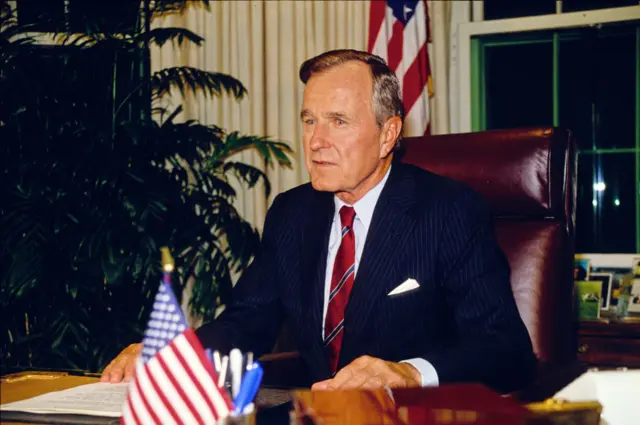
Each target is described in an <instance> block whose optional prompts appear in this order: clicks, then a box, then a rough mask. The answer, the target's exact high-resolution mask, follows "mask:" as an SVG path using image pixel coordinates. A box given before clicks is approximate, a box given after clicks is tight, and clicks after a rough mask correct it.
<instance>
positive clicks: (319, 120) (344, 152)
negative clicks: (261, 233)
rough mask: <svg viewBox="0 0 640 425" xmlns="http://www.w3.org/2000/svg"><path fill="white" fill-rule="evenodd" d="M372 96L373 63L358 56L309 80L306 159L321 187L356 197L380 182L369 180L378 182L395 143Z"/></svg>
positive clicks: (305, 106) (305, 108)
mask: <svg viewBox="0 0 640 425" xmlns="http://www.w3.org/2000/svg"><path fill="white" fill-rule="evenodd" d="M372 96H373V82H372V78H371V74H370V71H369V67H368V66H367V65H366V64H364V63H362V62H359V61H350V62H347V63H344V64H342V65H339V66H336V67H334V68H331V69H329V70H326V71H323V72H321V73H318V74H315V75H313V76H312V77H311V78H310V79H309V81H308V82H307V85H306V87H305V89H304V96H303V102H302V112H301V115H300V116H301V119H302V122H303V129H304V131H303V144H304V151H305V162H306V166H307V170H308V171H309V174H310V175H311V184H312V185H313V187H314V188H315V189H316V190H321V191H328V192H334V193H336V194H338V196H340V194H341V193H343V194H344V193H345V192H346V193H347V194H351V195H353V196H355V200H357V199H359V198H360V197H361V196H362V195H364V193H366V191H368V190H370V189H371V188H372V187H373V186H374V185H375V184H369V183H371V182H372V181H375V183H377V181H379V179H377V177H378V176H377V174H379V171H380V169H381V168H382V165H381V164H382V161H381V159H382V158H384V157H385V156H387V155H388V153H389V152H390V150H391V148H392V147H393V143H388V142H387V141H386V139H387V138H386V137H385V135H384V131H383V130H382V131H381V130H380V129H379V128H378V125H377V123H376V116H375V113H374V111H373V105H372ZM385 171H386V170H385ZM376 172H378V173H376ZM369 186H370V187H369ZM363 191H364V193H359V192H363Z"/></svg>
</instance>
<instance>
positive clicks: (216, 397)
mask: <svg viewBox="0 0 640 425" xmlns="http://www.w3.org/2000/svg"><path fill="white" fill-rule="evenodd" d="M165 276H168V275H165ZM216 381H217V377H216V374H215V372H214V370H213V365H212V364H211V362H210V360H209V359H208V358H207V356H206V354H205V351H204V348H203V347H202V345H201V344H200V341H199V340H198V337H197V336H196V334H195V333H194V332H193V330H192V329H191V328H189V327H188V326H187V323H186V320H185V318H184V315H183V314H182V311H181V310H180V307H179V305H178V303H177V301H176V298H175V296H174V294H173V291H172V290H171V286H170V284H169V281H168V277H165V281H164V282H162V283H161V284H160V289H159V290H158V293H157V294H156V298H155V302H154V304H153V311H152V312H151V316H150V318H149V323H148V325H147V328H146V330H145V332H144V339H143V349H142V353H141V355H140V357H139V359H138V364H137V366H136V372H135V375H134V378H133V380H132V381H131V383H130V384H129V391H128V393H127V398H126V400H125V403H124V408H123V411H122V417H121V418H120V423H121V424H126V425H143V424H144V425H147V424H168V425H180V424H200V425H207V424H213V423H215V422H216V421H217V420H218V419H220V418H223V417H226V416H227V415H228V414H229V412H230V410H231V408H232V404H231V400H230V399H229V396H228V395H227V393H226V391H224V390H220V389H219V388H218V386H217V384H216Z"/></svg>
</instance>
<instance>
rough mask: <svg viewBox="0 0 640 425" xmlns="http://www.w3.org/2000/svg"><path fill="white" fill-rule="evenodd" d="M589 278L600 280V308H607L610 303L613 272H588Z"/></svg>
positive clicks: (595, 280)
mask: <svg viewBox="0 0 640 425" xmlns="http://www.w3.org/2000/svg"><path fill="white" fill-rule="evenodd" d="M589 280H590V281H593V282H602V291H601V293H600V310H609V306H610V305H611V291H612V289H613V273H595V272H594V273H590V276H589Z"/></svg>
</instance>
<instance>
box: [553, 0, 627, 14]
mask: <svg viewBox="0 0 640 425" xmlns="http://www.w3.org/2000/svg"><path fill="white" fill-rule="evenodd" d="M637 4H638V0H563V1H562V11H563V12H575V11H578V10H592V9H608V8H611V7H624V6H635V5H637Z"/></svg>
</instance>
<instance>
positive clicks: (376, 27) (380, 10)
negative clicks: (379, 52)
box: [367, 0, 387, 52]
mask: <svg viewBox="0 0 640 425" xmlns="http://www.w3.org/2000/svg"><path fill="white" fill-rule="evenodd" d="M386 9H387V2H386V1H384V0H371V6H370V8H369V46H368V49H367V50H368V51H369V52H372V51H373V46H374V45H375V41H376V40H377V39H378V35H379V33H380V32H381V30H382V23H383V22H384V17H385V13H386Z"/></svg>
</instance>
